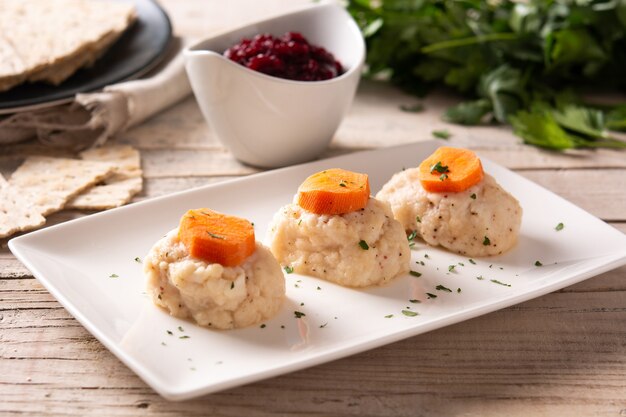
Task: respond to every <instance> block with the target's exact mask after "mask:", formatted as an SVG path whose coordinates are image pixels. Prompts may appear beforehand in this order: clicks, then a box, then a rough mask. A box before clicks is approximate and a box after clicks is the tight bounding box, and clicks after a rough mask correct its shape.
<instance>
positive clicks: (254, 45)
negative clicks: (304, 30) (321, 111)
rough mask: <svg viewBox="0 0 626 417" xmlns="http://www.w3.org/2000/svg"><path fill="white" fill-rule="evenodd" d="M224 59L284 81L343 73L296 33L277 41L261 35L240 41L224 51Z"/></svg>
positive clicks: (329, 57) (325, 53) (326, 54)
mask: <svg viewBox="0 0 626 417" xmlns="http://www.w3.org/2000/svg"><path fill="white" fill-rule="evenodd" d="M224 56H225V57H226V58H228V59H230V60H232V61H235V62H237V63H239V64H241V65H243V66H244V67H247V68H250V69H251V70H254V71H259V72H262V73H264V74H267V75H272V76H274V77H279V78H286V79H288V80H297V81H322V80H329V79H331V78H334V77H338V76H340V75H341V74H343V72H344V70H343V67H342V66H341V64H340V63H339V61H337V60H336V59H335V57H334V56H333V55H332V54H331V53H330V52H328V51H327V50H326V49H324V48H321V47H319V46H315V45H311V44H310V43H309V42H308V41H307V40H306V38H305V37H304V36H302V35H301V34H300V33H297V32H287V33H285V34H284V35H283V36H281V37H279V38H275V37H274V36H272V35H269V34H266V33H264V34H260V35H256V36H255V37H254V38H252V39H243V40H242V41H241V42H239V43H238V44H236V45H233V46H231V47H230V48H228V49H227V50H226V51H225V52H224Z"/></svg>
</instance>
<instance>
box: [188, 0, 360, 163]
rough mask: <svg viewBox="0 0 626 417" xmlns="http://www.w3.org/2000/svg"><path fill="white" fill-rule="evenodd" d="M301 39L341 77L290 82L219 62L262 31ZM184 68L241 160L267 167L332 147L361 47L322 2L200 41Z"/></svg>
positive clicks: (344, 17) (344, 20)
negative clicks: (322, 52) (325, 55)
mask: <svg viewBox="0 0 626 417" xmlns="http://www.w3.org/2000/svg"><path fill="white" fill-rule="evenodd" d="M289 31H295V32H300V33H302V34H303V35H304V36H305V37H306V38H307V39H308V41H309V42H310V43H311V44H314V45H318V46H322V47H324V48H325V49H326V50H328V51H329V52H331V53H332V54H333V55H334V56H335V58H336V59H337V60H338V61H339V62H341V64H342V65H343V66H344V68H345V69H346V72H345V73H344V74H342V75H341V76H339V77H337V78H333V79H330V80H327V81H309V82H306V81H291V80H285V79H282V78H277V77H272V76H269V75H265V74H262V73H260V72H256V71H252V70H250V69H248V68H246V67H244V66H242V65H239V64H237V63H235V62H233V61H230V60H228V59H226V58H224V57H223V56H222V53H223V51H224V50H226V49H227V48H228V47H230V46H232V45H234V44H235V43H238V42H239V41H241V39H242V38H250V37H253V36H254V35H257V34H259V33H270V34H272V35H274V36H280V35H283V34H284V33H285V32H289ZM185 57H186V68H187V74H188V75H189V80H190V82H191V86H192V88H193V91H194V94H195V96H196V100H197V101H198V104H199V105H200V108H201V110H202V113H203V114H204V117H205V119H206V120H207V122H208V123H209V125H210V126H211V128H212V129H213V131H214V132H215V133H216V134H217V136H218V138H219V139H220V140H221V141H222V143H223V144H224V145H225V146H227V147H228V148H229V149H230V150H231V151H232V153H233V155H234V156H235V157H236V158H237V159H239V160H240V161H242V162H244V163H247V164H251V165H255V166H259V167H266V168H273V167H279V166H285V165H290V164H295V163H300V162H304V161H308V160H310V159H313V158H315V157H316V156H318V155H319V154H320V153H321V152H322V151H323V150H324V149H325V148H326V147H327V145H328V143H329V142H330V141H331V139H332V137H333V135H334V133H335V131H336V130H337V128H338V127H339V124H340V123H341V120H342V118H343V117H344V115H345V114H346V112H347V111H348V108H349V107H350V103H351V102H352V99H353V98H354V93H355V91H356V87H357V85H358V83H359V78H360V73H361V68H362V66H363V61H364V58H365V44H364V42H363V38H362V36H361V33H360V31H359V28H358V27H357V25H356V23H355V22H354V20H352V18H351V17H350V15H349V14H348V13H347V12H346V10H344V8H343V7H341V6H339V5H337V4H323V5H317V6H313V7H308V8H306V9H304V10H300V11H296V12H293V13H289V14H286V15H282V16H278V17H274V18H271V19H268V20H264V21H261V22H257V23H253V24H250V25H247V26H244V27H241V28H239V29H236V30H233V31H230V32H227V33H223V34H221V35H218V36H214V37H211V38H208V39H204V40H202V41H200V42H198V43H196V44H195V45H193V46H191V47H189V48H187V49H186V50H185Z"/></svg>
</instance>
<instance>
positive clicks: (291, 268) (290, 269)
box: [283, 265, 293, 274]
mask: <svg viewBox="0 0 626 417" xmlns="http://www.w3.org/2000/svg"><path fill="white" fill-rule="evenodd" d="M283 269H284V270H285V272H286V273H288V274H291V273H293V267H292V266H289V265H287V266H286V267H284V268H283Z"/></svg>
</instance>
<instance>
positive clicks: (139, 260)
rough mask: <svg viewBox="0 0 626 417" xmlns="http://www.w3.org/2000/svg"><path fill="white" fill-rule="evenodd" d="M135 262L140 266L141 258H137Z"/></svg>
mask: <svg viewBox="0 0 626 417" xmlns="http://www.w3.org/2000/svg"><path fill="white" fill-rule="evenodd" d="M135 262H137V263H139V264H140V263H141V258H140V257H139V256H135Z"/></svg>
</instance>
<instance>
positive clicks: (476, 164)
mask: <svg viewBox="0 0 626 417" xmlns="http://www.w3.org/2000/svg"><path fill="white" fill-rule="evenodd" d="M483 176H484V172H483V166H482V164H481V163H480V159H479V158H478V157H477V156H476V154H475V153H474V152H472V151H469V150H467V149H459V148H451V147H448V146H442V147H440V148H439V149H437V150H436V151H435V152H434V153H433V154H432V155H430V156H429V157H428V158H426V159H425V160H424V161H423V162H422V163H421V164H420V166H419V180H420V182H421V183H422V187H424V189H425V190H426V191H430V192H435V193H437V192H459V191H465V190H467V189H468V188H470V187H471V186H473V185H475V184H477V183H479V182H480V181H481V180H482V179H483Z"/></svg>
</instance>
